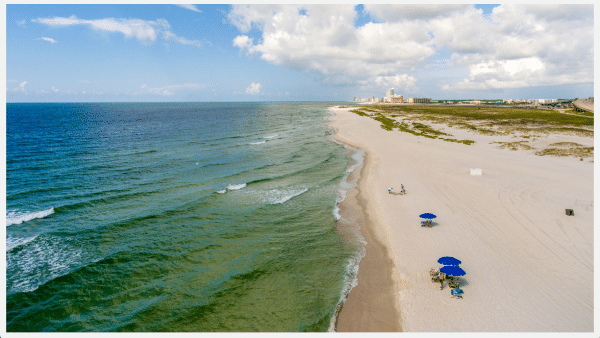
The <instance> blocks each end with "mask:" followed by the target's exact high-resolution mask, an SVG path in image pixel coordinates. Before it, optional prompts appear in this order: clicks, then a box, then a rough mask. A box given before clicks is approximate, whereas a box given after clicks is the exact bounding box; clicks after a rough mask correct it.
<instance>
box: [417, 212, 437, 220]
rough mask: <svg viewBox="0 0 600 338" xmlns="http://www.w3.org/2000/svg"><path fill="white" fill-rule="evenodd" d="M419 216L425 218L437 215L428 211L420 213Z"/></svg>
mask: <svg viewBox="0 0 600 338" xmlns="http://www.w3.org/2000/svg"><path fill="white" fill-rule="evenodd" d="M419 217H421V218H425V219H433V218H436V217H437V216H436V215H434V214H430V213H428V212H426V213H424V214H421V215H419Z"/></svg>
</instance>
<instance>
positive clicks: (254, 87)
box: [246, 82, 261, 95]
mask: <svg viewBox="0 0 600 338" xmlns="http://www.w3.org/2000/svg"><path fill="white" fill-rule="evenodd" d="M260 89H261V85H260V83H254V82H252V83H251V84H250V86H249V87H248V88H246V94H250V95H257V94H260Z"/></svg>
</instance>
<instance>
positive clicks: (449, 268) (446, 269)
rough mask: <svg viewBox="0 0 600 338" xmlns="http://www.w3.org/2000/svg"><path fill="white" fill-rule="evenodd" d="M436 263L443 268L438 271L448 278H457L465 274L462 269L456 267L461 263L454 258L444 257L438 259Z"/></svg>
mask: <svg viewBox="0 0 600 338" xmlns="http://www.w3.org/2000/svg"><path fill="white" fill-rule="evenodd" d="M438 263H440V264H442V265H444V266H442V268H441V269H440V271H441V272H443V273H445V274H446V275H448V276H452V277H458V276H464V275H466V274H467V273H466V272H465V270H463V269H462V268H460V267H459V266H458V265H459V264H460V263H461V261H459V260H458V259H456V258H454V257H450V256H444V257H442V258H440V259H438Z"/></svg>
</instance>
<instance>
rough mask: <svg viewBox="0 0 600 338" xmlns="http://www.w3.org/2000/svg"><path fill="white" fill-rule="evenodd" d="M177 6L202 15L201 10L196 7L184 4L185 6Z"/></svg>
mask: <svg viewBox="0 0 600 338" xmlns="http://www.w3.org/2000/svg"><path fill="white" fill-rule="evenodd" d="M176 6H178V7H181V8H185V9H189V10H190V11H194V12H198V13H202V11H201V10H199V9H198V8H196V5H191V4H183V5H176Z"/></svg>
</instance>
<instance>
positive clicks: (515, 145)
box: [490, 141, 534, 150]
mask: <svg viewBox="0 0 600 338" xmlns="http://www.w3.org/2000/svg"><path fill="white" fill-rule="evenodd" d="M524 142H529V141H518V142H491V143H490V144H492V143H498V144H500V146H499V147H498V148H500V149H510V150H519V149H523V150H531V149H534V148H533V147H532V146H530V145H528V144H525V143H524Z"/></svg>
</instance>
